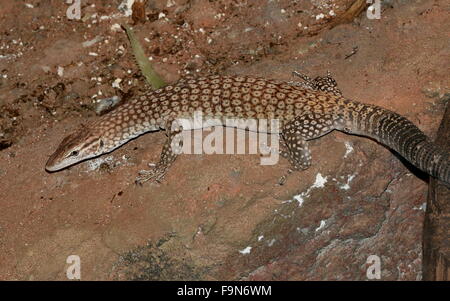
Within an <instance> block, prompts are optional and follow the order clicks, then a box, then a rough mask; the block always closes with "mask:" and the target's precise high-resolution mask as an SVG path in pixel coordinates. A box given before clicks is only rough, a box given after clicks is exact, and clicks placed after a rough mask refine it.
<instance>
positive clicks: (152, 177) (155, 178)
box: [135, 164, 168, 185]
mask: <svg viewBox="0 0 450 301" xmlns="http://www.w3.org/2000/svg"><path fill="white" fill-rule="evenodd" d="M167 169H168V166H164V165H159V164H156V165H155V167H153V168H152V169H149V170H141V171H139V176H138V177H137V178H136V180H135V183H136V184H139V185H142V184H143V183H145V182H147V181H151V182H158V183H161V181H162V180H163V178H164V176H165V175H166V173H167Z"/></svg>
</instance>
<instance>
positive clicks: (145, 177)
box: [135, 128, 183, 184]
mask: <svg viewBox="0 0 450 301" xmlns="http://www.w3.org/2000/svg"><path fill="white" fill-rule="evenodd" d="M181 131H182V129H181V128H179V129H176V130H169V129H168V130H167V132H168V133H167V139H166V142H165V143H164V146H163V149H162V152H161V156H160V159H159V161H158V163H156V164H155V166H153V168H152V169H150V170H141V171H140V172H139V176H138V177H137V178H136V181H135V182H136V184H142V183H145V182H147V181H152V182H161V181H162V179H163V178H164V176H165V175H166V173H167V171H168V169H169V167H170V166H171V165H172V164H173V162H175V159H176V158H177V156H178V154H180V153H181V149H182V147H183V140H182V139H180V136H179V135H178V134H180V133H181Z"/></svg>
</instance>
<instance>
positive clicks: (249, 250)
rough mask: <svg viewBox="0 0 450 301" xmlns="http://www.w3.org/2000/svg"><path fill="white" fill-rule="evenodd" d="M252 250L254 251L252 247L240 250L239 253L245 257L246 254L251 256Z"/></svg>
mask: <svg viewBox="0 0 450 301" xmlns="http://www.w3.org/2000/svg"><path fill="white" fill-rule="evenodd" d="M251 250H252V247H250V246H249V247H246V248H244V249H242V250H239V253H241V254H243V255H246V254H250V252H251Z"/></svg>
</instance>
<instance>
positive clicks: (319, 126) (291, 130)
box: [279, 113, 334, 185]
mask: <svg viewBox="0 0 450 301" xmlns="http://www.w3.org/2000/svg"><path fill="white" fill-rule="evenodd" d="M332 118H333V117H332V115H329V114H320V113H311V114H304V115H300V116H297V117H296V118H294V119H293V120H291V121H290V122H288V123H287V124H286V125H285V126H284V127H283V128H282V131H281V134H280V135H281V140H280V141H281V146H282V149H283V150H282V151H281V152H280V154H281V156H282V157H284V158H286V159H288V161H289V162H290V163H291V165H292V169H289V170H288V173H287V174H285V175H284V176H283V177H281V178H280V181H279V184H280V185H282V184H283V183H284V181H285V180H286V178H287V175H288V174H290V173H292V171H294V170H295V171H298V170H306V169H308V168H309V167H310V166H311V161H312V160H311V151H310V150H309V147H308V140H311V139H316V138H319V137H321V136H323V135H325V134H327V133H329V132H331V131H332V130H333V129H334V128H333V125H332Z"/></svg>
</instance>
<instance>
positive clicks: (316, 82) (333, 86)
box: [289, 71, 342, 96]
mask: <svg viewBox="0 0 450 301" xmlns="http://www.w3.org/2000/svg"><path fill="white" fill-rule="evenodd" d="M292 75H294V76H297V77H300V78H301V79H302V80H303V82H295V81H291V82H289V83H290V84H293V85H295V86H299V87H303V88H306V89H310V90H315V91H324V92H328V93H331V94H334V95H336V96H342V92H341V90H340V89H339V88H338V86H337V82H336V80H335V79H334V78H333V76H332V75H331V72H330V71H327V76H317V77H316V78H314V79H311V78H310V77H309V76H307V75H306V74H303V73H300V72H298V71H294V72H292Z"/></svg>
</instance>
